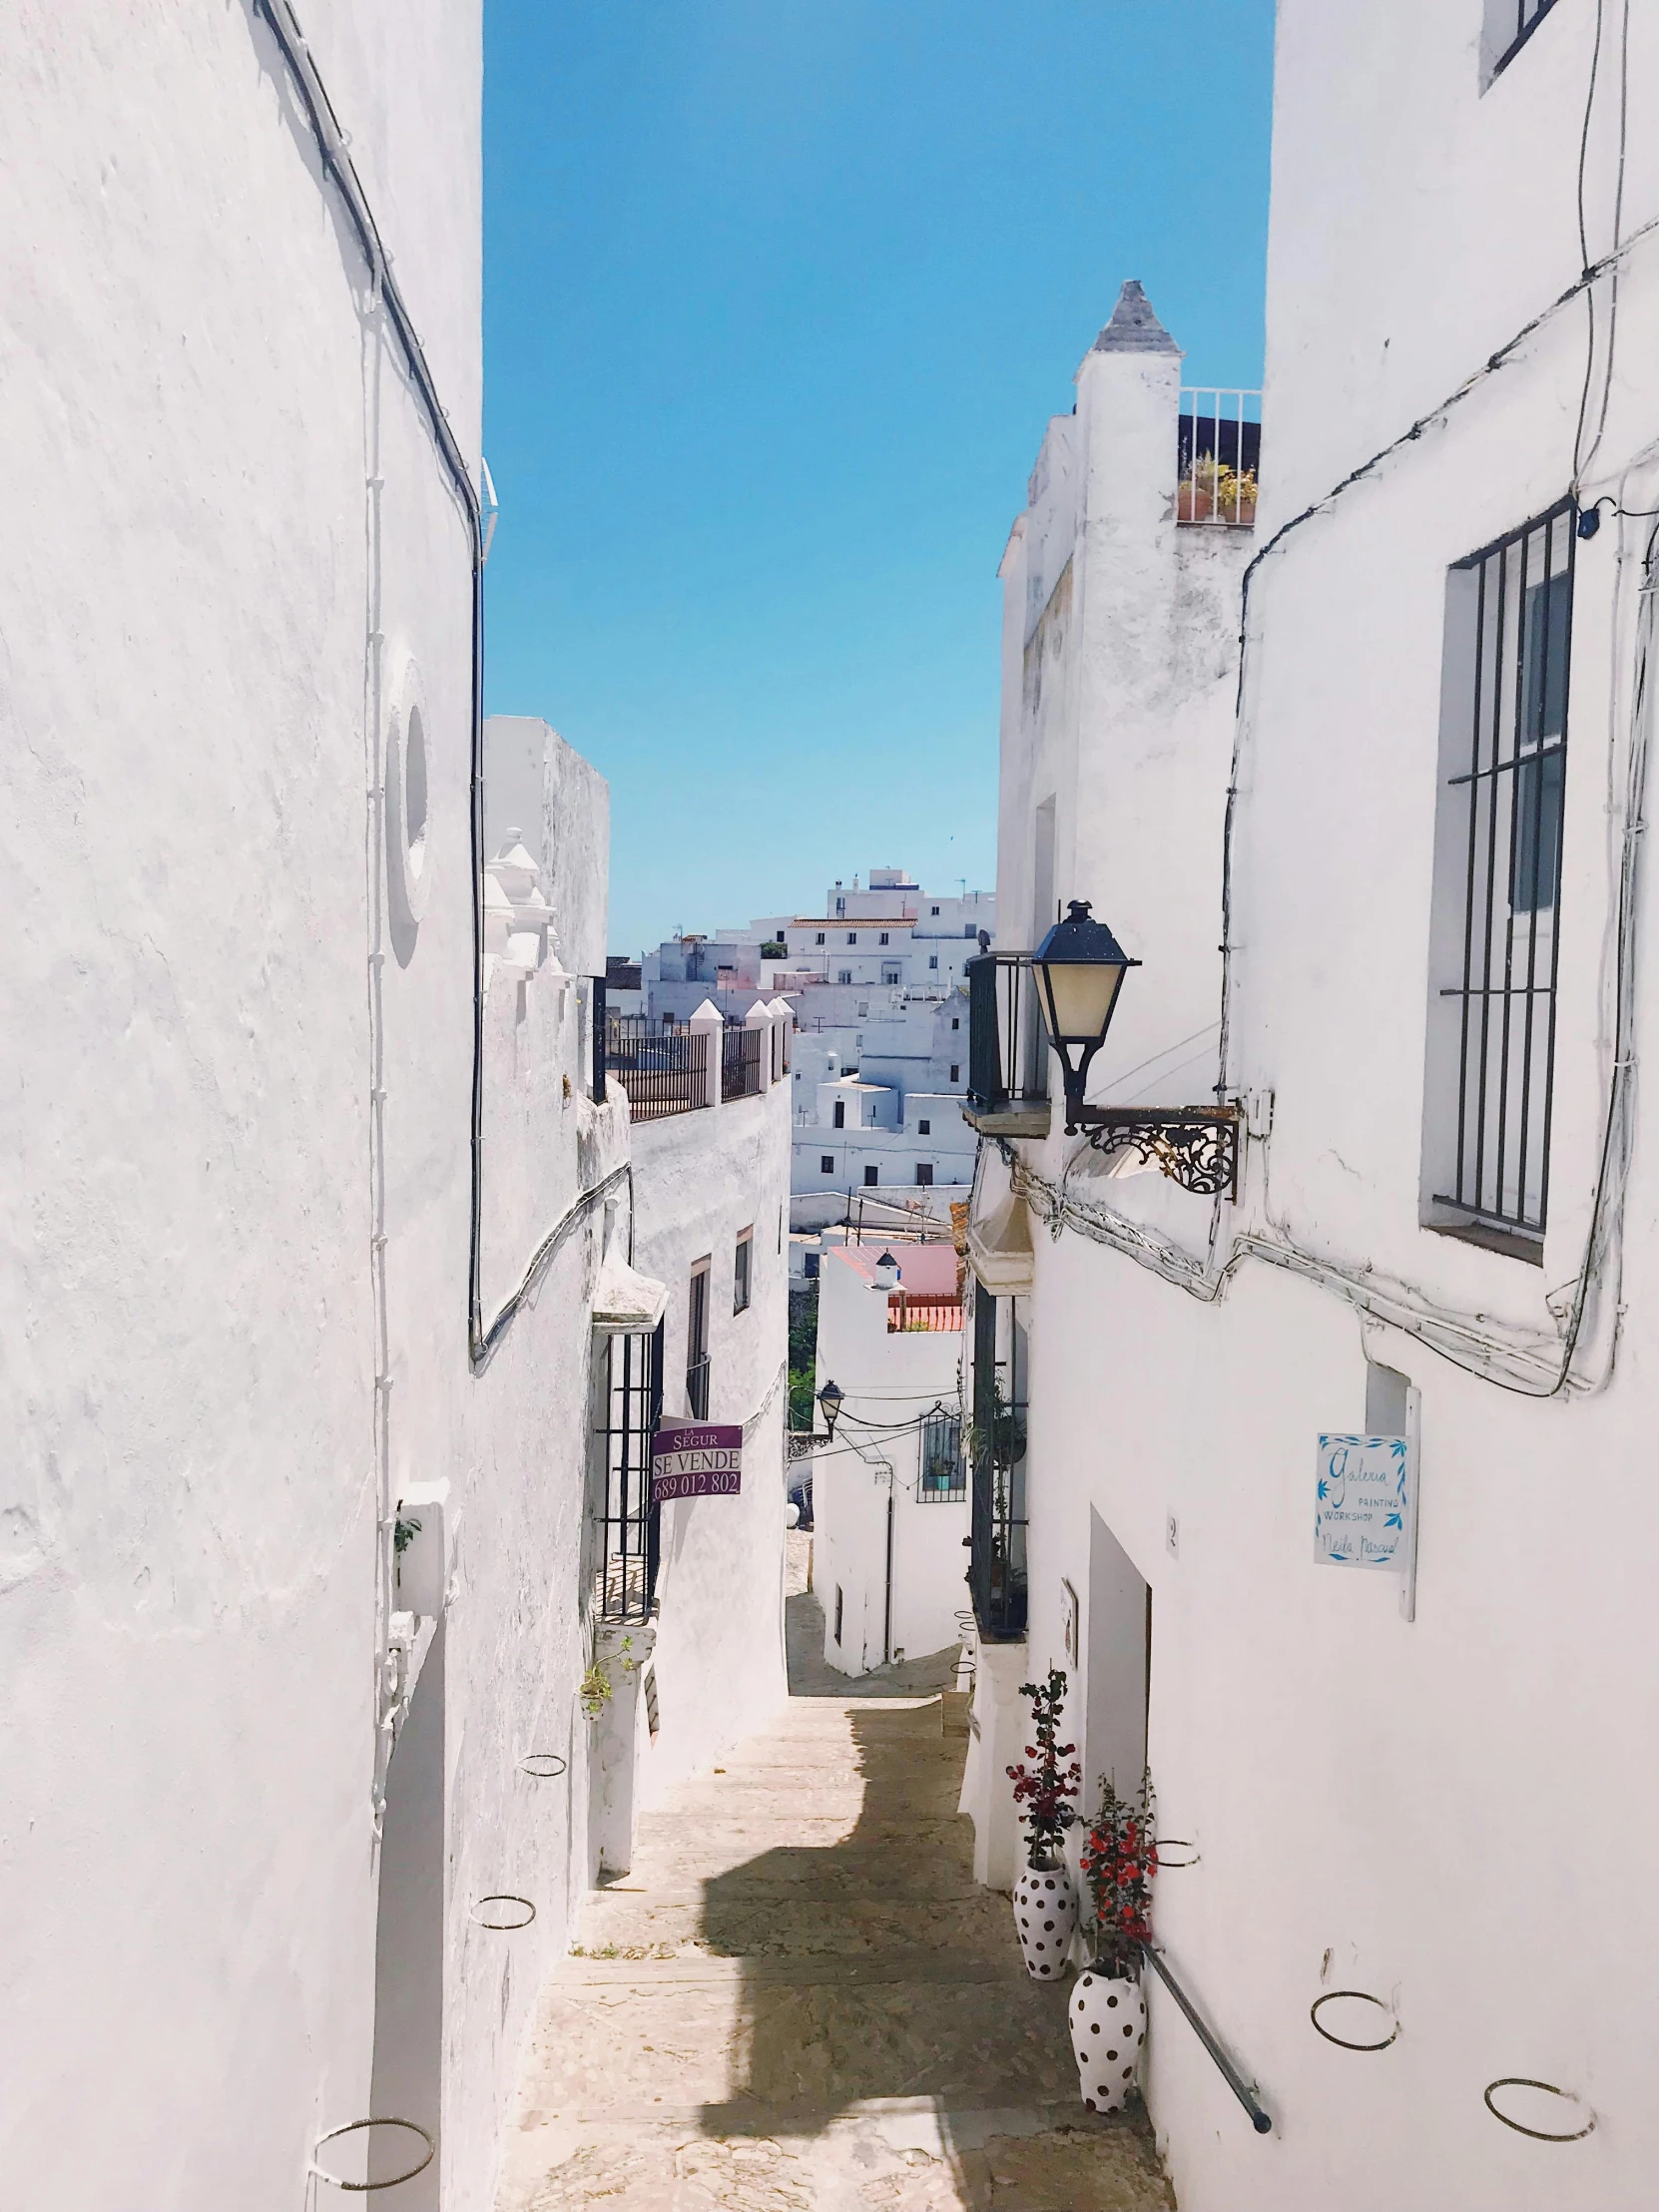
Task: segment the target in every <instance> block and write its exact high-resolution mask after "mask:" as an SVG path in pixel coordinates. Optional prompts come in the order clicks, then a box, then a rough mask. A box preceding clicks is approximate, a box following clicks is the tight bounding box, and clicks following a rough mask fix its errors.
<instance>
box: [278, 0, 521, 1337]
mask: <svg viewBox="0 0 1659 2212" xmlns="http://www.w3.org/2000/svg"><path fill="white" fill-rule="evenodd" d="M250 5H251V6H252V8H253V10H254V13H255V15H256V16H257V17H258V18H260V19H261V20H262V21H263V22H264V23H265V24H266V26H267V28H268V29H269V30H270V32H271V35H272V37H273V39H274V40H275V41H276V43H277V52H278V53H279V54H280V55H281V58H282V61H283V64H284V66H285V68H286V70H287V73H288V76H289V78H290V79H291V81H292V83H293V86H294V89H295V91H296V92H297V94H298V96H299V101H300V104H301V106H302V108H303V109H304V113H305V118H306V121H307V123H308V124H309V127H310V131H311V136H312V138H313V140H314V141H315V144H316V148H317V153H318V155H319V157H320V159H321V162H322V167H323V171H324V174H325V175H326V176H327V177H329V178H331V179H332V181H333V184H334V187H335V189H336V190H337V192H338V194H339V196H340V199H341V201H342V202H343V204H344V207H345V213H346V217H347V220H348V221H349V223H350V225H351V228H352V230H353V232H354V233H355V235H356V238H357V243H358V246H359V247H360V249H361V251H362V255H363V259H364V261H365V262H366V263H367V264H368V271H369V277H370V280H371V283H372V286H373V288H374V290H375V292H376V294H377V296H378V298H379V300H380V302H381V305H382V307H383V309H384V312H385V315H386V319H387V321H388V322H389V323H390V325H391V327H392V330H393V331H394V333H395V334H396V337H397V341H398V347H399V350H400V351H401V353H402V355H403V360H404V365H405V367H406V369H407V371H408V375H409V381H410V383H411V385H412V386H413V389H414V392H415V396H416V397H417V399H418V400H419V402H420V405H421V410H422V412H423V413H424V415H425V417H426V421H427V425H428V427H429V428H430V430H431V433H432V438H433V442H434V444H435V445H436V447H437V451H438V458H439V460H440V461H441V462H442V464H443V468H444V472H445V474H446V475H447V476H448V478H449V480H450V482H451V484H452V485H453V487H454V489H455V492H456V494H457V496H458V498H459V500H460V503H461V508H462V511H463V514H464V517H465V520H466V526H467V535H468V540H469V548H470V552H471V559H472V690H471V741H470V767H469V793H468V797H469V809H470V820H471V833H470V849H471V862H472V1126H471V1182H472V1194H471V1225H470V1238H469V1249H468V1265H467V1345H468V1354H469V1358H470V1360H471V1362H472V1365H473V1367H474V1368H475V1369H476V1368H477V1367H478V1366H479V1365H480V1364H481V1363H482V1362H483V1361H484V1360H486V1359H487V1358H488V1355H489V1350H490V1343H489V1338H488V1336H487V1334H486V1332H485V1329H484V1323H483V1122H484V522H483V505H482V501H481V499H480V497H479V492H478V487H477V486H476V485H475V484H474V482H473V481H472V476H471V473H470V471H469V470H468V468H467V465H466V459H465V456H464V455H463V454H462V452H461V448H460V445H459V442H458V441H457V439H456V436H455V433H454V431H453V429H452V428H451V427H450V423H449V417H448V415H447V414H446V413H445V411H444V406H443V401H442V400H441V398H440V397H439V396H438V387H437V380H436V378H435V377H434V375H433V373H432V369H431V365H430V363H429V362H428V361H427V358H426V353H425V349H424V348H423V346H422V345H421V342H420V338H419V335H418V333H417V331H416V329H415V326H414V320H413V317H412V316H411V314H410V312H409V308H408V304H407V302H406V301H405V299H404V297H403V293H402V289H401V287H400V286H399V284H398V282H397V279H396V277H395V276H394V275H393V274H392V265H391V256H390V255H389V254H388V252H387V251H386V247H385V242H384V240H383V239H382V238H381V236H380V230H379V226H378V224H377V223H376V221H375V219H374V211H373V209H372V207H371V206H370V204H369V200H368V196H367V194H366V192H365V191H364V189H363V185H362V181H361V179H360V178H359V177H358V175H357V172H356V167H355V165H354V164H353V162H352V160H351V156H350V152H349V146H348V141H347V137H346V133H345V132H344V130H343V129H342V128H341V126H340V121H339V117H338V115H337V114H336V112H335V109H334V106H333V103H332V101H331V100H330V99H329V97H328V92H327V88H326V86H325V85H324V84H323V81H322V77H321V75H320V73H319V71H318V69H317V66H316V63H315V61H314V60H313V59H312V56H311V52H310V48H309V47H308V46H307V45H306V43H305V37H304V34H303V32H302V31H301V30H300V28H299V24H298V21H297V19H296V18H295V16H294V13H293V9H292V7H291V5H290V4H289V0H250ZM518 1295H519V1298H522V1296H523V1291H522V1289H521V1291H520V1293H519V1294H518ZM515 1310H516V1307H515Z"/></svg>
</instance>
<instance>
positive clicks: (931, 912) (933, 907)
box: [927, 906, 939, 914]
mask: <svg viewBox="0 0 1659 2212" xmlns="http://www.w3.org/2000/svg"><path fill="white" fill-rule="evenodd" d="M938 910H939V909H938V908H937V907H936V906H929V907H928V909H927V911H928V912H929V913H930V914H936V913H937V912H938Z"/></svg>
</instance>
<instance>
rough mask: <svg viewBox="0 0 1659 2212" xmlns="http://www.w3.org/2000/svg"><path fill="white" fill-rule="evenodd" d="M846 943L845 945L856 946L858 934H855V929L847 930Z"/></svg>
mask: <svg viewBox="0 0 1659 2212" xmlns="http://www.w3.org/2000/svg"><path fill="white" fill-rule="evenodd" d="M846 941H847V943H848V944H856V943H857V941H858V932H857V930H856V929H849V930H848V931H847V932H846Z"/></svg>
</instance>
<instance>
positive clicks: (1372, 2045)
mask: <svg viewBox="0 0 1659 2212" xmlns="http://www.w3.org/2000/svg"><path fill="white" fill-rule="evenodd" d="M1340 2002H1347V2003H1349V2004H1369V2005H1371V2006H1372V2007H1373V2008H1374V2009H1375V2010H1376V2011H1378V2012H1381V2013H1382V2014H1383V2019H1381V2020H1378V2021H1375V2022H1373V2021H1372V2020H1371V2019H1370V2017H1369V2015H1367V2014H1364V2013H1360V2014H1357V2015H1356V2016H1355V2017H1354V2019H1353V2020H1350V2019H1349V2018H1348V2017H1347V2016H1346V2015H1345V2014H1341V2013H1340V2014H1339V2015H1338V2022H1339V2025H1341V2026H1344V2027H1350V2026H1353V2027H1361V2026H1366V2027H1371V2026H1376V2027H1379V2028H1380V2027H1382V2026H1383V2023H1384V2022H1386V2023H1387V2025H1388V2032H1387V2034H1386V2035H1378V2034H1364V2035H1358V2036H1352V2035H1339V2034H1338V2033H1337V2030H1336V2028H1334V2027H1327V2025H1326V2024H1325V2022H1324V2020H1322V2019H1321V2018H1320V2013H1321V2012H1322V2011H1323V2010H1324V2008H1325V2007H1326V2005H1328V2004H1337V2003H1340ZM1308 2017H1309V2018H1310V2019H1311V2020H1312V2021H1313V2023H1314V2025H1315V2027H1316V2028H1318V2030H1319V2032H1320V2033H1321V2034H1322V2035H1323V2036H1324V2037H1325V2039H1326V2041H1327V2042H1328V2043H1335V2044H1336V2046H1337V2048H1338V2049H1339V2050H1386V2049H1387V2047H1388V2045H1389V2044H1390V2043H1391V2042H1393V2041H1394V2039H1395V2037H1396V2036H1397V2035H1398V2033H1399V2022H1398V2020H1397V2019H1395V2018H1394V2012H1393V2007H1392V2005H1390V2004H1384V2003H1383V1999H1382V1998H1381V1997H1374V1996H1373V1995H1372V1993H1371V1991H1370V1990H1369V1989H1327V1990H1326V1992H1325V1994H1324V1996H1322V1997H1316V1998H1315V1999H1314V2001H1313V2003H1312V2004H1311V2005H1310V2006H1309V2007H1308Z"/></svg>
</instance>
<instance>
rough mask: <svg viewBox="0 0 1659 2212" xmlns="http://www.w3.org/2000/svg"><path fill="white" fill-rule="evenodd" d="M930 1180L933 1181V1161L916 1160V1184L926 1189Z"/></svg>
mask: <svg viewBox="0 0 1659 2212" xmlns="http://www.w3.org/2000/svg"><path fill="white" fill-rule="evenodd" d="M932 1181H933V1163H932V1161H931V1160H918V1161H917V1162H916V1182H917V1184H918V1185H919V1186H920V1188H921V1189H923V1190H926V1189H927V1188H928V1187H929V1186H930V1185H931V1183H932Z"/></svg>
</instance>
